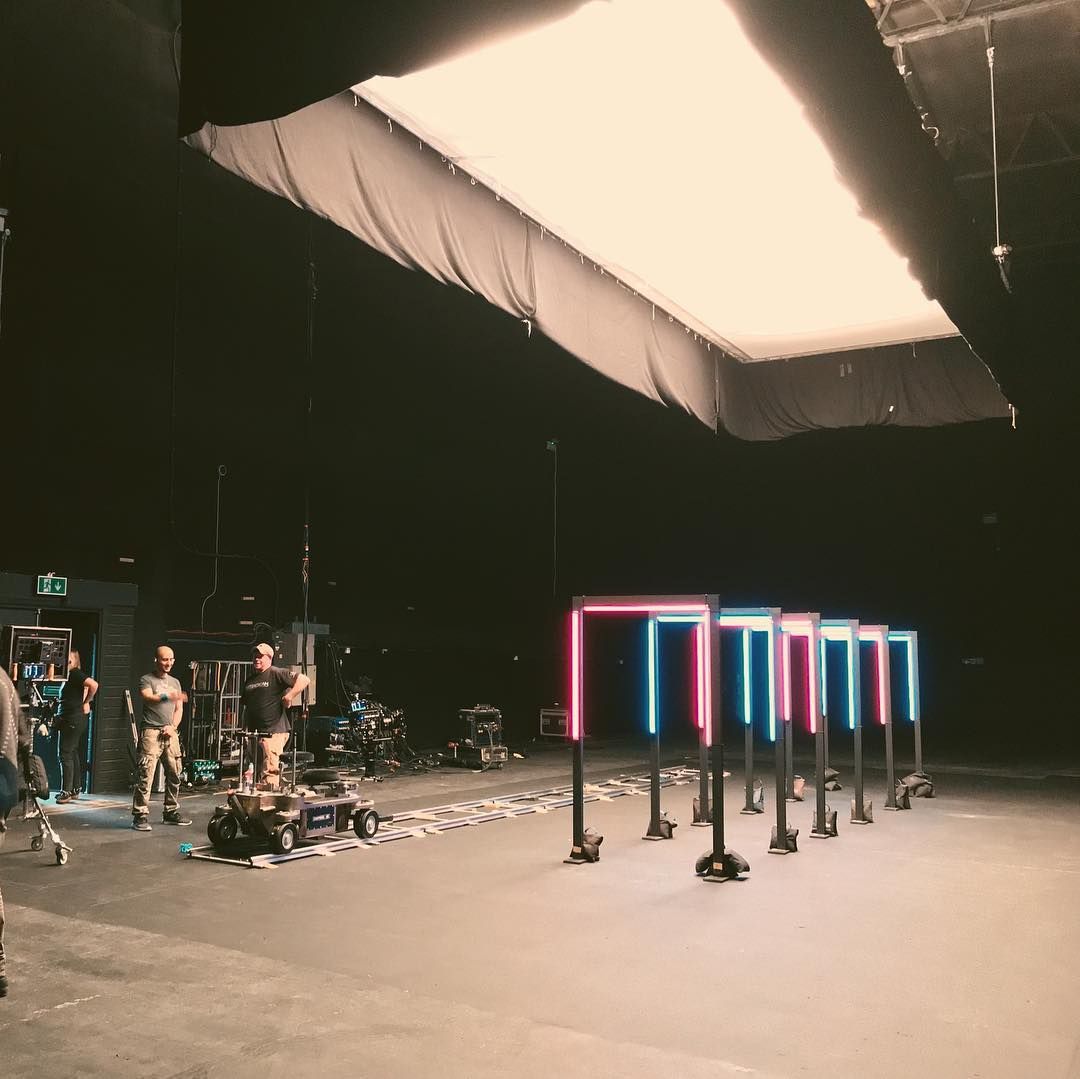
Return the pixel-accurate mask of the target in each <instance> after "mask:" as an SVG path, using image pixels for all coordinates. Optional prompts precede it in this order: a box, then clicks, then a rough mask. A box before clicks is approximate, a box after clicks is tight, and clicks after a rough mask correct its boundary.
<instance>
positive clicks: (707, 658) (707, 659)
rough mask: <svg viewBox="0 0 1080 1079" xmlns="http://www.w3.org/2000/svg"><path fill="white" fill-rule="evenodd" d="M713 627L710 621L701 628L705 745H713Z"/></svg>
mask: <svg viewBox="0 0 1080 1079" xmlns="http://www.w3.org/2000/svg"><path fill="white" fill-rule="evenodd" d="M711 633H712V627H711V626H710V625H709V623H708V621H705V622H703V623H702V626H701V659H702V663H701V684H702V686H703V688H704V693H703V694H702V699H703V700H704V702H705V708H704V712H705V716H704V720H703V723H702V728H703V730H704V731H705V744H706V745H707V746H711V745H712V739H713V729H712V637H711V636H710V634H711Z"/></svg>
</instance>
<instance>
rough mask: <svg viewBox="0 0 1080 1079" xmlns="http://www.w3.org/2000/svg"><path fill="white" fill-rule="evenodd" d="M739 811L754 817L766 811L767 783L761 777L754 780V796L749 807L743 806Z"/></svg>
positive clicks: (746, 815)
mask: <svg viewBox="0 0 1080 1079" xmlns="http://www.w3.org/2000/svg"><path fill="white" fill-rule="evenodd" d="M739 812H740V813H741V814H742V815H743V816H745V817H753V816H756V815H757V814H758V813H764V812H765V784H764V783H762V782H761V780H760V779H758V780H755V781H754V797H753V801H751V803H750V806H749V808H748V807H746V806H743V808H742V809H740V810H739Z"/></svg>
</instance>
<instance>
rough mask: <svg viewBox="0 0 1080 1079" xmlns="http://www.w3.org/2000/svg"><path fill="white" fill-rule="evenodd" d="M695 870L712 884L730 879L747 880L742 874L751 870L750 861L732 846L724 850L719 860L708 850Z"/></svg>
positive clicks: (699, 860) (698, 861)
mask: <svg viewBox="0 0 1080 1079" xmlns="http://www.w3.org/2000/svg"><path fill="white" fill-rule="evenodd" d="M694 872H695V873H697V875H698V876H699V877H701V879H702V880H704V881H708V882H709V883H710V884H723V883H724V882H725V881H729V880H745V879H746V878H745V877H743V876H741V874H743V873H749V872H750V863H749V862H748V861H747V860H746V859H745V858H744V857H743V856H742V855H741V854H739V853H738V852H737V851H733V850H732V849H731V848H730V847H728V848H727V849H726V850H725V851H724V854H723V857H722V858H720V859H719V861H717V860H716V859H714V858H713V852H712V851H711V850H707V851H706V852H705V853H704V854H703V855H702V856H701V857H700V858H699V859H698V860H697V864H696V865H695V866H694Z"/></svg>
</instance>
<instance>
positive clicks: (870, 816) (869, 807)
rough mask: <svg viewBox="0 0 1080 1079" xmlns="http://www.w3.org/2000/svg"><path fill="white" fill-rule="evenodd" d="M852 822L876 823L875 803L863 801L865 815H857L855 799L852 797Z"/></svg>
mask: <svg viewBox="0 0 1080 1079" xmlns="http://www.w3.org/2000/svg"><path fill="white" fill-rule="evenodd" d="M851 823H852V824H873V823H874V803H873V802H864V803H863V815H862V816H861V817H857V816H856V815H855V799H854V798H852V799H851Z"/></svg>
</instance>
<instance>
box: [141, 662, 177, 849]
mask: <svg viewBox="0 0 1080 1079" xmlns="http://www.w3.org/2000/svg"><path fill="white" fill-rule="evenodd" d="M175 662H176V657H175V656H174V655H173V650H172V649H171V648H169V647H168V646H167V645H164V644H163V645H161V646H160V647H159V648H158V650H157V651H156V652H155V653H154V669H153V670H152V671H151V672H150V673H149V674H144V675H143V676H142V678H140V679H139V696H140V697H141V698H142V720H141V721H140V723H139V760H138V775H137V777H136V780H135V795H134V797H133V798H132V802H131V818H132V819H131V827H132V828H134V829H135V830H136V831H137V832H149V831H150V830H151V829H150V788H151V787H152V786H153V784H154V774H155V773H156V772H157V766H158V761H159V760H160V761H161V764H162V767H163V768H164V769H165V812H164V815H163V816H162V818H161V819H162V821H163V823H165V824H177V825H181V826H184V825H188V824H190V823H191V821H189V820H188V819H187V818H186V817H184V816H182V815H181V813H180V768H181V758H180V734H179V728H180V721H181V719H183V716H184V701H186V700H187V694H186V693H184V691H183V689H181V688H180V683H179V682H178V681H177V680H176V679H175V678H173V676H172V674H171V671H172V668H173V664H174V663H175Z"/></svg>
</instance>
